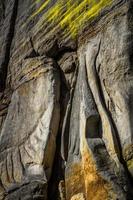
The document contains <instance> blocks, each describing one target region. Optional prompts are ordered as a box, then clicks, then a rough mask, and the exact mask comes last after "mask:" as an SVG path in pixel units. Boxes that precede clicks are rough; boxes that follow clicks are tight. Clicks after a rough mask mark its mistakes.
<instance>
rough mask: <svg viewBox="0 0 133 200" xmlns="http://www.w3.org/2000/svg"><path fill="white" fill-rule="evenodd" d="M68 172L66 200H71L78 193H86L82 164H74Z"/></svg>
mask: <svg viewBox="0 0 133 200" xmlns="http://www.w3.org/2000/svg"><path fill="white" fill-rule="evenodd" d="M67 170H68V173H67V174H66V178H65V187H66V199H67V200H70V199H71V198H72V197H73V196H74V195H76V194H78V193H85V182H84V175H83V171H82V163H81V162H79V163H74V164H72V165H71V166H69V167H68V169H67Z"/></svg>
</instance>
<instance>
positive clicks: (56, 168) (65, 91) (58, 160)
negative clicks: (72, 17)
mask: <svg viewBox="0 0 133 200" xmlns="http://www.w3.org/2000/svg"><path fill="white" fill-rule="evenodd" d="M69 50H70V49H69ZM67 52H73V50H72V51H71V50H70V51H68V50H67V48H66V49H65V51H63V52H62V54H60V57H61V56H62V55H63V54H64V53H67ZM74 52H75V51H74ZM56 59H57V60H58V59H59V57H57V58H56ZM56 59H55V61H56V62H57V60H56ZM57 66H58V69H59V72H60V80H61V88H60V91H61V95H60V105H61V108H62V109H61V113H60V116H61V119H60V123H59V130H58V134H57V138H56V153H55V159H54V163H53V170H52V175H51V178H50V181H49V183H48V199H49V200H53V199H55V200H56V199H60V191H59V190H60V189H59V184H60V182H62V181H63V182H64V184H65V180H64V179H65V161H66V159H67V153H66V155H65V158H64V157H63V155H62V151H61V146H62V137H63V136H62V134H63V122H64V120H65V115H66V112H68V113H67V117H66V122H65V129H64V132H65V133H64V134H65V136H64V137H65V138H64V140H65V144H63V145H65V147H64V148H65V151H66V152H68V141H69V139H68V138H69V125H70V114H71V105H72V99H73V93H74V88H75V83H76V81H75V82H74V84H73V87H72V88H71V89H70V88H68V87H67V85H66V83H65V81H64V79H65V77H64V73H63V71H62V70H61V68H60V66H59V65H57ZM77 69H78V67H77ZM77 69H75V76H76V75H77V73H78V72H77V71H78V70H77ZM76 77H77V76H76ZM65 99H67V102H65V105H64V100H65ZM68 105H69V106H70V108H69V110H68V109H67V107H68ZM66 135H67V138H66ZM64 187H65V185H64ZM64 192H65V189H64ZM63 195H64V198H65V194H63Z"/></svg>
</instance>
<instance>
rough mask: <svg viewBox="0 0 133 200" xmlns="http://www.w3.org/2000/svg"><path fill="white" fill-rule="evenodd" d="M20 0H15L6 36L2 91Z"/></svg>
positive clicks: (1, 77)
mask: <svg viewBox="0 0 133 200" xmlns="http://www.w3.org/2000/svg"><path fill="white" fill-rule="evenodd" d="M18 1H19V0H15V2H14V6H13V9H12V14H11V18H10V24H9V31H8V33H7V36H6V39H5V40H6V41H7V42H6V46H5V53H4V58H3V60H2V63H1V66H0V92H2V91H4V89H5V87H6V77H7V70H8V64H9V60H10V51H11V44H12V40H13V37H14V31H15V22H16V17H17V9H18Z"/></svg>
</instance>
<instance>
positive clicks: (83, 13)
mask: <svg viewBox="0 0 133 200" xmlns="http://www.w3.org/2000/svg"><path fill="white" fill-rule="evenodd" d="M38 2H40V1H39V0H36V3H38ZM50 3H51V0H45V1H44V2H43V3H42V4H41V5H40V7H39V8H38V10H36V11H35V12H34V13H33V14H32V16H31V18H30V19H33V18H34V17H35V16H36V15H38V14H39V13H40V12H42V11H43V10H44V9H46V8H47V6H50ZM111 3H112V0H57V1H56V2H55V3H54V4H53V5H52V6H50V8H48V9H46V10H47V11H45V12H44V17H45V19H46V22H49V23H53V24H59V25H60V27H61V28H62V29H63V30H64V31H65V32H66V33H67V34H71V35H72V36H76V35H77V33H78V32H79V31H80V30H81V28H82V27H83V25H84V24H85V22H86V21H88V20H91V19H92V18H94V17H96V16H97V15H98V14H99V13H100V11H101V10H102V9H103V8H104V7H106V6H108V5H110V4H111Z"/></svg>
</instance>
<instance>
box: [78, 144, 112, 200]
mask: <svg viewBox="0 0 133 200" xmlns="http://www.w3.org/2000/svg"><path fill="white" fill-rule="evenodd" d="M82 171H83V174H84V181H85V196H86V200H107V199H108V190H109V184H108V183H107V182H106V181H105V180H104V179H103V178H102V177H101V176H100V175H99V174H98V172H97V169H96V164H95V162H94V160H93V158H92V156H91V153H90V152H89V150H88V149H87V148H86V149H84V150H83V152H82Z"/></svg>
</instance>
